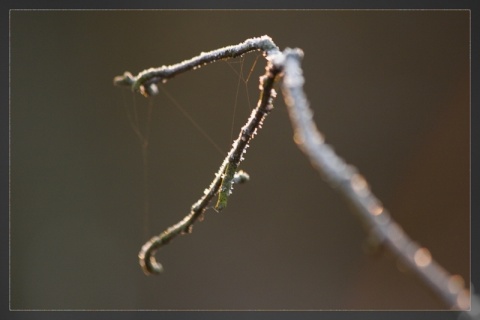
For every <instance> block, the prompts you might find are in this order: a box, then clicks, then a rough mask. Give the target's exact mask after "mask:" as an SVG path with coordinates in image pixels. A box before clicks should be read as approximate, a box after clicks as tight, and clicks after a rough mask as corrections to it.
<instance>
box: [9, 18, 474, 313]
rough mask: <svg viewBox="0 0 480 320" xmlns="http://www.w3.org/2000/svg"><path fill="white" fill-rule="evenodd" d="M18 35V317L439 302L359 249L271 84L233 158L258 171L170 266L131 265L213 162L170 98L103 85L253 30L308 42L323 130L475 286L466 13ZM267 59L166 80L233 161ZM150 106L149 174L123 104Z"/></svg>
mask: <svg viewBox="0 0 480 320" xmlns="http://www.w3.org/2000/svg"><path fill="white" fill-rule="evenodd" d="M10 31H11V35H10V41H11V83H10V84H11V114H10V116H11V208H10V219H11V228H10V232H11V233H10V237H11V243H10V244H11V261H10V262H11V273H10V281H11V282H10V285H11V287H10V291H11V292H10V293H11V308H12V309H40V310H52V309H53V310H58V309H68V310H71V309H88V310H99V309H121V310H139V309H142V310H143V309H153V310H285V309H288V310H306V309H308V310H333V309H335V310H338V309H342V310H346V309H348V310H351V309H355V310H367V309H368V310H379V309H388V310H390V309H395V310H405V309H409V310H436V309H442V308H444V306H443V304H442V303H441V302H440V301H439V300H437V299H436V298H435V297H434V296H433V295H432V294H431V293H430V292H429V291H428V289H427V288H426V287H424V285H422V284H421V283H420V282H418V281H417V279H416V278H415V277H413V276H412V275H410V274H408V273H405V272H402V271H400V270H399V269H398V268H397V263H396V261H395V260H394V259H393V258H392V257H390V256H389V255H388V254H385V253H384V254H381V255H379V256H370V255H367V254H365V253H364V252H363V251H362V244H363V242H364V241H365V239H366V234H365V232H364V230H363V229H362V227H361V223H360V222H359V221H358V220H357V218H356V216H355V215H353V214H352V213H351V212H350V210H349V207H348V205H347V204H346V203H344V202H343V200H342V198H341V197H340V196H339V195H338V194H336V193H335V190H332V189H330V188H329V186H328V185H326V184H325V183H324V181H322V180H321V178H320V177H319V175H318V174H316V172H314V171H313V169H312V167H311V165H310V163H309V161H308V160H307V159H306V158H305V157H304V156H303V154H302V153H301V152H300V151H299V150H298V149H297V147H296V146H295V144H294V143H293V139H292V129H291V127H290V123H289V119H288V116H287V112H286V109H285V106H284V103H283V101H282V96H281V94H279V95H278V97H277V99H276V102H275V107H276V108H275V110H274V111H273V112H272V113H271V115H269V117H268V118H267V119H266V122H265V125H264V128H263V129H262V130H261V132H260V133H259V135H258V136H257V137H256V138H255V139H254V141H253V142H252V144H251V147H250V148H249V150H248V153H247V155H246V160H245V161H244V162H243V163H242V169H244V170H246V171H247V172H248V173H249V174H250V176H251V181H250V182H249V183H248V184H246V185H244V186H236V187H235V192H234V194H233V195H232V197H231V198H230V200H229V203H228V207H227V209H226V210H225V211H223V212H221V213H216V212H214V211H213V210H210V211H208V212H207V214H206V217H205V220H204V222H201V223H197V224H196V225H195V227H194V229H193V230H194V232H193V234H191V235H189V236H184V237H180V238H177V239H175V241H173V242H172V243H171V244H169V245H168V246H167V247H165V248H164V249H162V250H161V251H160V252H159V254H158V259H159V260H160V261H161V262H162V263H163V265H164V267H165V269H166V270H165V273H164V274H163V275H161V276H157V277H154V276H150V277H147V276H145V275H144V274H143V273H142V272H141V270H140V267H139V265H138V259H137V253H138V251H139V249H140V247H141V245H142V244H143V243H144V242H145V241H146V240H148V239H149V238H150V237H151V236H153V235H155V234H158V233H160V232H161V231H163V230H164V229H165V228H167V227H168V226H170V225H172V224H174V223H176V222H177V221H178V220H180V219H181V218H183V217H184V216H185V215H186V214H187V213H188V211H189V208H190V206H191V205H192V204H193V203H194V202H195V201H196V200H197V199H198V198H199V197H200V196H201V195H202V194H203V190H204V189H205V188H206V187H207V186H208V185H209V183H210V181H211V180H212V178H213V175H214V172H215V171H216V170H217V168H218V166H219V165H220V163H221V162H222V160H223V155H222V153H221V152H218V151H217V150H216V149H215V148H214V147H213V146H212V144H211V143H210V142H209V141H208V140H207V139H205V137H204V136H203V135H202V134H200V133H199V131H198V130H197V129H196V128H195V126H193V125H192V124H191V123H190V122H189V121H188V119H186V118H185V117H184V116H183V115H182V113H181V112H180V111H179V109H178V108H176V107H175V106H174V103H172V100H171V99H169V98H168V97H167V96H166V95H165V94H164V93H163V91H161V92H160V94H159V96H157V97H155V98H153V99H145V98H143V97H142V96H139V95H134V94H133V93H131V92H130V91H129V90H128V89H126V88H118V87H114V86H113V85H112V80H113V77H114V76H116V75H120V74H122V73H123V72H124V71H126V70H129V71H131V72H132V73H134V74H136V73H137V72H139V71H141V70H143V69H146V68H149V67H155V66H161V65H163V64H166V65H168V64H173V63H177V62H179V61H182V60H184V59H188V58H191V57H192V56H195V55H197V54H198V53H200V52H201V51H208V50H212V49H216V48H219V47H222V46H225V45H230V44H236V43H239V42H242V41H244V40H245V39H247V38H250V37H253V36H260V35H263V34H268V35H269V36H271V37H272V38H273V40H274V41H275V42H276V44H277V45H278V46H279V47H280V48H285V47H287V46H288V47H300V48H302V49H303V50H304V52H305V58H304V62H303V68H304V74H305V77H306V81H307V82H306V85H305V90H306V92H307V94H308V97H309V100H310V101H311V104H312V107H313V108H314V110H315V120H316V121H317V123H318V126H319V128H320V130H321V131H322V132H323V133H324V134H325V136H326V140H327V142H328V143H329V144H331V145H333V147H334V148H335V150H336V151H337V152H338V153H339V155H340V156H342V157H343V158H344V159H345V160H346V161H347V162H349V163H351V164H353V165H355V166H356V167H357V168H358V169H359V170H360V172H361V173H362V174H363V175H364V176H366V178H367V179H368V181H369V182H370V185H371V188H372V190H373V192H374V193H375V194H376V195H377V196H378V197H379V198H380V199H381V200H382V201H383V203H384V205H385V206H386V207H387V208H388V209H389V210H390V211H391V213H392V215H393V217H394V219H396V220H397V221H398V222H399V223H400V224H401V225H402V226H403V228H404V229H405V230H406V232H407V233H408V234H409V235H410V236H411V237H412V238H413V239H415V240H416V241H418V242H419V243H420V244H422V245H424V246H426V247H428V248H429V249H430V251H431V252H432V254H433V257H434V258H435V259H436V260H437V261H438V262H439V263H441V264H442V265H443V266H444V267H445V268H446V269H447V270H449V271H450V272H452V273H455V274H460V275H462V276H463V277H464V278H465V279H466V281H467V282H468V281H469V279H470V269H469V265H470V263H469V262H470V260H469V256H470V244H469V217H470V216H469V214H470V213H469V194H470V193H469V166H470V164H469V146H470V144H469V132H470V127H469V95H470V91H469V90H470V82H469V79H470V75H469V59H470V56H469V40H470V39H469V37H470V35H469V12H468V11H301V10H300V11H267V10H265V11H259V10H257V11H208V10H206V11H175V10H172V11H12V12H11V30H10ZM258 56H259V54H257V53H251V54H249V55H247V56H245V58H244V59H242V58H237V59H236V60H233V61H231V62H230V63H227V62H223V61H222V62H219V63H216V64H212V65H209V66H208V67H204V68H202V69H199V70H196V71H194V72H189V73H187V74H183V75H181V76H178V77H176V78H174V79H172V80H170V81H169V82H168V83H166V84H165V88H166V90H167V92H168V93H169V94H170V95H171V96H172V97H174V99H175V100H176V101H177V103H178V104H180V105H181V106H182V107H183V108H185V110H187V112H188V113H189V114H190V116H191V117H192V118H193V119H195V121H196V122H197V124H198V125H199V126H200V127H201V128H202V129H203V130H204V131H205V132H206V133H207V134H208V135H209V136H211V137H212V138H213V140H214V141H215V143H216V144H218V145H219V146H220V148H221V149H222V150H223V152H225V153H226V152H227V151H228V149H229V147H230V145H231V131H232V119H233V118H234V119H235V121H234V123H233V132H234V136H236V135H237V134H238V130H239V128H240V126H241V125H242V124H243V122H244V121H245V120H246V118H247V115H248V113H249V110H250V109H251V108H252V107H253V106H254V105H255V102H256V98H257V97H258V77H259V76H260V75H261V74H262V73H263V69H264V66H265V64H264V60H263V58H262V57H261V56H260V57H259V58H257V57H258ZM255 61H257V62H256V64H255ZM252 67H253V72H252V74H251V76H250V78H249V81H248V82H247V84H246V85H245V84H244V83H243V81H240V85H239V77H238V75H237V73H238V72H239V71H240V70H242V68H243V70H242V71H243V73H244V75H245V77H246V76H247V75H248V73H249V71H250V70H251V69H252ZM235 106H236V107H235ZM149 108H151V110H152V114H151V118H150V120H151V122H150V136H149V140H148V141H149V147H148V170H147V178H148V179H147V180H145V179H144V175H143V172H144V168H145V167H144V165H143V160H142V148H141V145H140V143H139V140H138V139H137V137H136V136H135V133H134V131H133V129H132V123H131V121H129V117H128V116H127V114H130V115H133V113H132V112H133V110H136V111H137V113H138V116H139V119H140V120H139V121H140V122H139V127H140V128H142V129H145V128H146V127H145V123H146V122H145V121H146V119H147V115H148V113H146V110H148V109H149ZM234 109H236V111H235V113H234ZM146 181H147V184H148V188H146V189H145V182H146ZM147 194H148V195H149V196H150V199H149V201H148V205H149V213H148V214H146V213H145V198H146V196H147Z"/></svg>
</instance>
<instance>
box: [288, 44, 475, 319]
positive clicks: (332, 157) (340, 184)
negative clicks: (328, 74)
mask: <svg viewBox="0 0 480 320" xmlns="http://www.w3.org/2000/svg"><path fill="white" fill-rule="evenodd" d="M302 57H303V52H302V51H301V50H300V49H288V48H287V49H286V50H285V51H284V57H283V59H282V61H280V63H282V65H283V66H284V78H283V85H282V90H283V94H284V97H285V102H286V104H287V106H288V111H289V115H290V120H291V122H292V126H293V128H294V140H295V142H296V143H297V144H298V146H299V148H300V149H301V150H302V151H303V152H304V153H305V154H306V155H307V156H308V158H309V159H310V160H311V162H312V164H313V165H314V166H315V168H316V169H317V170H318V171H319V172H320V174H321V175H322V176H323V177H324V178H325V179H326V180H327V182H328V183H329V184H330V185H331V186H332V187H333V188H334V189H335V190H338V191H339V192H340V193H341V194H342V195H343V196H344V197H345V198H346V199H347V200H348V201H349V202H350V203H352V204H353V206H354V208H355V209H356V212H357V213H358V215H359V217H360V219H361V220H362V221H363V222H364V223H365V225H366V227H367V229H368V230H369V232H371V234H372V235H373V236H374V237H375V239H376V240H377V242H378V243H379V244H382V245H384V246H385V247H387V248H388V249H389V250H390V251H391V252H392V253H393V254H394V255H395V256H396V257H397V258H398V259H399V260H400V261H401V262H403V263H404V264H405V265H406V266H407V267H408V268H409V269H410V270H411V271H412V272H413V273H414V274H416V275H417V276H418V277H419V278H420V279H421V280H422V281H423V283H425V284H426V285H427V286H428V287H429V288H431V289H432V290H433V291H434V292H435V293H436V295H437V296H439V297H440V298H441V299H442V300H443V301H444V302H445V303H446V304H447V305H448V306H449V307H450V308H452V309H460V310H465V309H468V308H469V306H470V292H469V290H468V289H467V288H465V285H464V282H463V279H462V278H461V277H460V276H458V275H451V274H450V273H448V272H447V271H446V270H445V269H444V268H443V267H442V266H440V265H439V264H438V263H437V262H436V261H435V260H433V258H432V256H431V254H430V252H429V251H428V250H427V249H426V248H423V247H420V246H419V245H418V244H417V243H415V242H414V241H412V240H411V239H410V238H409V236H408V235H407V234H406V233H405V232H404V231H403V230H402V228H401V227H400V226H399V225H398V224H397V223H396V222H395V221H394V220H393V219H392V217H391V216H390V214H389V213H388V211H387V210H386V209H385V208H384V207H383V206H382V204H381V202H380V201H379V200H378V199H377V198H376V197H375V196H374V195H373V193H372V192H371V191H370V189H369V187H368V183H367V181H366V180H365V179H364V178H363V176H361V175H360V174H359V173H358V172H357V170H356V169H355V168H354V167H352V166H350V165H347V164H346V163H345V161H344V160H343V159H341V158H340V157H338V156H337V155H336V154H335V152H334V151H333V150H332V148H331V147H329V146H328V145H326V144H325V143H324V139H323V136H322V134H321V133H320V132H319V131H318V129H317V126H316V125H315V123H314V121H313V118H312V115H313V113H312V111H311V109H310V106H309V103H308V100H307V98H306V96H305V93H304V92H303V83H304V81H305V80H304V78H303V75H302V69H301V67H300V60H301V59H302Z"/></svg>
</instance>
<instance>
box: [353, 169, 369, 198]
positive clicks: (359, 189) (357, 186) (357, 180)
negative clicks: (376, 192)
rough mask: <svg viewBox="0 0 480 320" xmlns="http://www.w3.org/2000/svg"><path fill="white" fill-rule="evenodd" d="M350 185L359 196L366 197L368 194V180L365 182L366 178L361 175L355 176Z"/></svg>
mask: <svg viewBox="0 0 480 320" xmlns="http://www.w3.org/2000/svg"><path fill="white" fill-rule="evenodd" d="M350 184H351V186H352V188H353V191H355V192H356V193H357V194H358V195H362V196H365V195H366V193H367V192H368V183H367V180H365V178H364V177H363V176H362V175H361V174H359V173H356V174H354V175H353V177H352V180H351V181H350Z"/></svg>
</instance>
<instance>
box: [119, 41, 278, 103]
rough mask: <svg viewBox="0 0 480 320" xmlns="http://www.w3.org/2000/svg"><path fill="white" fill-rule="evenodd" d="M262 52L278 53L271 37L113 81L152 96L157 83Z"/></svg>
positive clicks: (122, 76) (128, 74) (206, 53)
mask: <svg viewBox="0 0 480 320" xmlns="http://www.w3.org/2000/svg"><path fill="white" fill-rule="evenodd" d="M256 50H262V51H263V52H264V53H265V55H273V54H275V53H278V47H277V46H276V45H275V43H274V42H273V41H272V38H270V37H269V36H261V37H258V38H251V39H247V40H245V41H244V42H242V43H239V44H237V45H233V46H228V47H223V48H220V49H217V50H212V51H209V52H202V53H201V54H200V55H198V56H196V57H193V58H191V59H189V60H185V61H182V62H180V63H177V64H174V65H171V66H161V67H160V68H150V69H147V70H144V71H142V72H140V73H139V74H138V75H137V76H135V77H134V76H132V74H131V73H130V72H128V71H127V72H125V73H124V74H123V75H121V76H117V77H115V78H114V79H113V83H114V84H115V85H122V86H129V87H131V88H132V90H133V91H135V92H137V91H138V92H140V93H141V94H143V95H144V96H152V95H156V94H157V93H158V88H157V85H156V84H157V83H159V82H166V81H167V80H168V79H170V78H173V77H174V76H176V75H178V74H180V73H183V72H185V71H189V70H195V69H197V68H200V67H202V66H204V65H206V64H208V63H211V62H215V61H218V60H222V59H229V58H235V57H239V56H241V55H243V54H245V53H247V52H251V51H256Z"/></svg>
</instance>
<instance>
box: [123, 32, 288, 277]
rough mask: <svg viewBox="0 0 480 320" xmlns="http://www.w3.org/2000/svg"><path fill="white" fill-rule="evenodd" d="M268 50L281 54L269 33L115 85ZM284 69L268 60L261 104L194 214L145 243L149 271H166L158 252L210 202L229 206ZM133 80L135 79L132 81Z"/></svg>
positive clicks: (137, 84) (139, 83) (143, 258)
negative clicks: (249, 149)
mask: <svg viewBox="0 0 480 320" xmlns="http://www.w3.org/2000/svg"><path fill="white" fill-rule="evenodd" d="M258 49H262V50H264V52H265V54H266V55H267V57H268V56H272V55H276V54H278V53H279V51H278V48H277V47H276V46H275V44H274V43H273V41H272V40H271V39H270V37H268V36H263V37H260V38H252V39H249V40H247V41H245V42H243V43H241V44H239V45H236V46H229V47H225V48H222V49H218V50H214V51H211V52H207V53H202V54H200V55H199V56H197V57H195V58H192V59H190V60H186V61H184V62H182V63H179V64H176V65H173V66H170V67H161V68H159V69H149V70H146V71H144V72H141V73H140V74H139V75H138V76H137V77H135V78H132V77H131V76H129V75H128V74H127V73H125V74H124V76H119V77H115V80H114V83H115V84H131V85H132V88H134V90H136V89H138V88H145V87H150V88H152V87H153V86H155V84H154V83H153V82H159V81H162V80H163V79H166V78H168V77H173V76H174V75H176V74H178V73H180V72H184V71H187V70H191V69H194V68H196V67H198V66H201V65H202V64H205V63H207V62H213V61H217V60H221V59H224V58H228V57H236V56H239V55H242V54H243V53H245V52H248V51H252V50H258ZM280 71H281V69H280V68H278V67H277V66H276V65H274V64H271V63H268V64H267V67H266V73H265V75H264V76H262V77H260V89H261V94H260V98H259V101H258V103H257V107H256V108H255V109H254V110H253V111H252V113H251V115H250V118H249V119H248V121H247V123H246V124H245V125H244V126H243V127H242V129H241V131H240V135H239V136H238V138H237V139H236V140H235V142H234V143H233V145H232V149H231V150H230V152H229V153H228V155H227V157H226V158H225V160H224V161H223V163H222V165H221V166H220V168H219V170H218V172H217V173H216V175H215V178H214V179H213V181H212V183H211V184H210V187H209V188H208V189H206V190H205V192H204V195H203V196H202V197H201V198H200V200H198V201H197V202H196V203H195V204H194V205H193V206H192V208H191V211H190V213H189V214H188V215H187V216H186V217H185V218H183V219H182V220H181V221H180V222H178V223H177V224H175V225H173V226H171V227H170V228H168V229H167V230H165V231H164V232H162V233H161V234H160V235H158V236H154V237H153V238H151V239H150V240H149V241H148V242H147V243H145V244H144V245H143V246H142V249H141V250H140V253H139V254H138V257H139V261H140V265H141V267H142V269H143V271H144V272H145V274H147V275H149V274H158V273H160V272H161V271H162V270H163V267H162V265H161V264H159V263H158V262H157V261H156V259H155V252H156V251H157V250H158V249H159V248H160V247H161V246H163V245H165V244H167V243H169V242H170V241H171V240H172V239H173V238H175V237H176V236H177V235H179V234H184V233H190V232H191V231H192V228H193V224H194V223H195V221H196V220H197V219H199V218H200V217H202V215H203V214H204V212H205V210H206V209H207V206H208V204H209V203H210V201H211V200H212V199H213V197H215V195H217V194H218V201H217V204H216V205H215V209H216V210H217V211H220V210H222V209H224V208H225V207H226V205H227V198H228V196H229V195H230V194H231V191H232V188H233V184H234V183H239V182H244V181H246V180H248V175H246V174H245V173H244V172H243V171H237V169H238V166H239V164H240V162H241V161H242V160H243V154H244V153H245V152H246V149H247V148H248V146H249V142H250V141H251V140H252V138H253V137H254V136H255V134H256V133H257V130H258V129H259V128H261V126H262V124H263V121H264V119H265V117H266V116H267V114H268V113H269V112H270V111H271V110H272V109H273V104H272V102H273V99H274V98H275V96H276V93H275V90H274V89H273V84H274V82H275V78H276V76H277V74H278V73H279V72H280ZM132 79H133V80H132ZM155 90H156V87H155ZM155 90H153V91H152V90H147V91H145V90H144V89H141V91H142V92H143V93H146V92H148V94H149V95H150V94H152V93H153V92H154V91H155Z"/></svg>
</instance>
